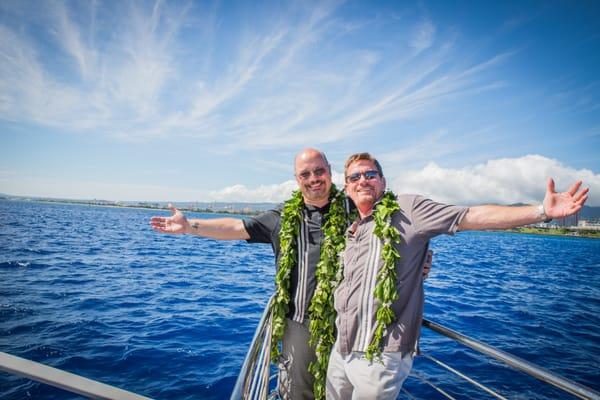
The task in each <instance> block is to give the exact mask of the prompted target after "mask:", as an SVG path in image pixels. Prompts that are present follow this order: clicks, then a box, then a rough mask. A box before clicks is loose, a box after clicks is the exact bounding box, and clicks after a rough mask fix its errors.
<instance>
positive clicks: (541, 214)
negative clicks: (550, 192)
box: [538, 203, 552, 223]
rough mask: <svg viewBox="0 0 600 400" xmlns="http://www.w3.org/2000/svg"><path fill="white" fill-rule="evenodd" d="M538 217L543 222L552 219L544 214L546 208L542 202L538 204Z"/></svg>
mask: <svg viewBox="0 0 600 400" xmlns="http://www.w3.org/2000/svg"><path fill="white" fill-rule="evenodd" d="M538 217H540V218H541V219H542V221H543V222H545V223H548V222H550V221H552V218H548V216H547V215H546V210H545V209H544V204H543V203H541V204H539V205H538Z"/></svg>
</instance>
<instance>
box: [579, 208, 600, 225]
mask: <svg viewBox="0 0 600 400" xmlns="http://www.w3.org/2000/svg"><path fill="white" fill-rule="evenodd" d="M579 218H580V219H585V220H589V221H594V220H595V221H599V220H600V207H588V206H583V209H582V210H581V211H580V212H579Z"/></svg>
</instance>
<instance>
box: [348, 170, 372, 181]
mask: <svg viewBox="0 0 600 400" xmlns="http://www.w3.org/2000/svg"><path fill="white" fill-rule="evenodd" d="M361 176H364V177H365V179H366V180H368V181H370V180H371V179H375V178H377V177H378V176H379V172H378V171H375V170H374V169H372V170H370V171H365V172H355V173H353V174H350V175H348V176H347V177H346V182H352V183H354V182H358V181H359V180H360V177H361Z"/></svg>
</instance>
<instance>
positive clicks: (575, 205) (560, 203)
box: [544, 178, 589, 219]
mask: <svg viewBox="0 0 600 400" xmlns="http://www.w3.org/2000/svg"><path fill="white" fill-rule="evenodd" d="M580 187H581V181H577V182H575V183H574V184H573V185H572V186H571V187H570V188H569V190H568V191H566V192H562V193H556V191H555V190H554V179H552V178H548V183H547V186H546V196H545V197H544V211H545V213H546V216H547V217H548V218H553V219H556V218H565V217H568V216H570V215H573V214H575V213H576V212H578V211H579V210H581V208H582V207H583V205H584V203H585V201H586V200H587V197H588V196H587V195H588V192H589V188H585V189H583V190H579V188H580Z"/></svg>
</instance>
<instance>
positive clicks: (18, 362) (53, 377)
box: [0, 352, 150, 400]
mask: <svg viewBox="0 0 600 400" xmlns="http://www.w3.org/2000/svg"><path fill="white" fill-rule="evenodd" d="M0 370H2V371H5V372H8V373H10V374H14V375H20V376H23V377H25V378H29V379H31V380H34V381H38V382H42V383H46V384H48V385H52V386H55V387H57V388H60V389H63V390H66V391H69V392H72V393H76V394H78V395H80V396H84V397H87V398H90V399H102V400H149V399H150V398H149V397H144V396H142V395H139V394H136V393H132V392H128V391H127V390H123V389H119V388H117V387H114V386H110V385H107V384H104V383H101V382H97V381H94V380H92V379H88V378H85V377H83V376H80V375H76V374H72V373H70V372H66V371H63V370H60V369H57V368H53V367H49V366H47V365H44V364H40V363H38V362H35V361H31V360H26V359H24V358H21V357H16V356H13V355H10V354H7V353H3V352H0Z"/></svg>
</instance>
